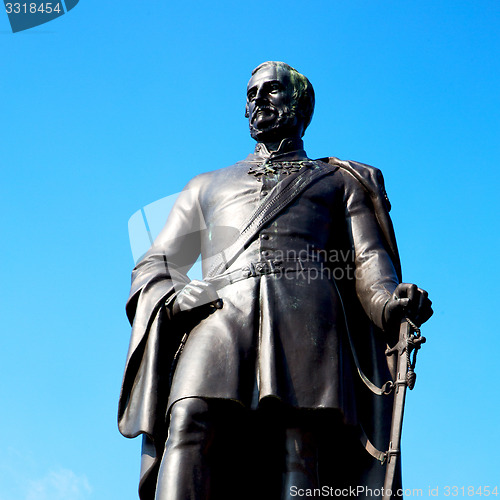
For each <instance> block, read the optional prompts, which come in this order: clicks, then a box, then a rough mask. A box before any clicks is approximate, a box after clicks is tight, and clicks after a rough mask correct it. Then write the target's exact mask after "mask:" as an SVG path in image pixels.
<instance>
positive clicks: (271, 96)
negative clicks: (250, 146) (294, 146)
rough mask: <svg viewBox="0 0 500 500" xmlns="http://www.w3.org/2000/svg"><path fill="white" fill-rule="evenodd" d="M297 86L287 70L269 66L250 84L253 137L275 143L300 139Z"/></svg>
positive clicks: (250, 120) (249, 107) (249, 94)
mask: <svg viewBox="0 0 500 500" xmlns="http://www.w3.org/2000/svg"><path fill="white" fill-rule="evenodd" d="M294 90H295V89H294V86H293V84H292V82H291V80H290V74H289V72H288V71H287V70H286V69H281V68H277V67H276V66H266V67H264V68H263V69H261V70H260V71H258V72H257V73H255V75H253V76H252V78H251V79H250V81H249V82H248V87H247V112H248V121H249V126H250V135H251V136H252V137H253V138H254V139H255V140H256V141H261V142H273V141H274V142H275V141H279V140H281V139H285V138H290V137H296V136H299V137H300V135H301V132H302V128H301V127H303V123H302V121H301V120H299V119H298V117H297V114H296V112H295V104H296V103H295V98H294V95H293V93H294Z"/></svg>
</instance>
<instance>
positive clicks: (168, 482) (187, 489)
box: [155, 398, 213, 500]
mask: <svg viewBox="0 0 500 500" xmlns="http://www.w3.org/2000/svg"><path fill="white" fill-rule="evenodd" d="M212 440H213V425H212V422H211V419H210V413H209V405H208V403H207V401H205V400H203V399H201V398H187V399H182V400H180V401H177V402H176V403H174V405H173V406H172V409H171V412H170V427H169V434H168V438H167V442H166V445H165V452H164V454H163V459H162V463H161V467H160V472H159V474H158V482H157V487H156V496H155V499H156V500H206V499H208V498H209V492H210V470H209V467H208V463H207V453H208V449H209V447H210V445H211V443H212Z"/></svg>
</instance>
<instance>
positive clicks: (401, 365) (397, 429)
mask: <svg viewBox="0 0 500 500" xmlns="http://www.w3.org/2000/svg"><path fill="white" fill-rule="evenodd" d="M410 334H411V326H410V324H409V323H408V321H406V318H403V319H402V320H401V325H400V329H399V342H398V353H397V356H398V362H397V376H396V382H395V388H394V406H393V410H392V422H391V434H390V441H389V450H388V451H387V464H386V472H385V481H384V495H383V499H384V500H390V498H391V496H392V494H393V493H394V492H393V491H392V486H393V483H394V475H395V473H396V465H397V462H398V460H399V457H400V454H401V452H400V445H401V430H402V428H403V415H404V409H405V397H406V387H407V378H406V373H407V371H408V357H407V352H406V350H407V349H408V342H407V339H408V338H409V337H410Z"/></svg>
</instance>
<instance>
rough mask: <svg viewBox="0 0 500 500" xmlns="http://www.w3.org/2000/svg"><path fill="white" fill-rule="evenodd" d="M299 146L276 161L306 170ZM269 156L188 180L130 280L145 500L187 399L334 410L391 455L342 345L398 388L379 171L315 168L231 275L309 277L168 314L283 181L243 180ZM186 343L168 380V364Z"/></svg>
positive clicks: (131, 401)
mask: <svg viewBox="0 0 500 500" xmlns="http://www.w3.org/2000/svg"><path fill="white" fill-rule="evenodd" d="M300 146H301V141H300V144H299V148H298V149H296V148H297V144H296V142H294V141H291V140H288V141H283V142H282V144H281V146H280V150H279V151H278V152H277V153H278V154H279V160H280V161H289V162H298V161H303V160H307V157H306V155H305V152H304V151H303V149H301V148H300ZM274 154H275V153H272V154H270V153H269V152H268V151H267V150H266V148H265V146H264V145H263V144H258V145H257V147H256V150H255V153H254V154H251V155H249V156H248V157H247V158H246V160H244V161H241V162H238V163H236V164H235V165H232V166H230V167H226V168H222V169H219V170H215V171H212V172H208V173H205V174H201V175H199V176H197V177H195V178H194V179H192V180H191V181H190V182H189V183H188V185H187V186H186V188H185V189H184V191H183V192H182V193H181V194H180V195H179V197H178V200H177V202H176V204H175V205H174V207H173V209H172V211H171V213H170V214H169V216H168V220H167V222H166V224H165V227H164V229H163V231H162V232H161V233H160V235H159V236H158V238H157V239H156V240H155V242H154V244H153V246H152V247H151V249H150V250H149V251H148V252H147V253H146V255H145V256H144V257H143V258H142V260H141V261H140V262H139V263H138V264H137V266H136V268H135V269H134V271H133V274H132V288H131V293H130V298H129V301H128V303H127V314H128V317H129V320H130V322H131V323H132V325H133V327H132V336H131V341H130V347H129V352H128V356H127V361H126V367H125V374H124V378H123V384H122V392H121V396H120V403H119V415H118V420H119V429H120V431H121V433H122V434H123V435H124V436H126V437H135V436H138V435H139V434H143V435H144V437H143V455H142V464H141V482H140V496H141V498H142V499H148V498H153V497H154V489H155V480H156V474H157V471H158V467H159V464H160V462H161V457H162V453H163V447H164V443H165V440H166V436H167V432H168V419H167V414H168V409H169V407H170V406H171V404H172V403H174V402H175V401H177V400H179V399H182V398H185V397H190V396H199V397H204V398H215V399H230V400H235V401H238V402H240V403H241V404H242V405H244V406H246V407H249V408H256V407H257V406H258V405H259V402H260V401H262V400H263V399H264V398H266V397H276V398H279V399H280V400H281V401H283V402H284V403H285V404H287V405H290V406H293V407H298V408H310V409H320V408H330V409H337V410H339V412H340V413H341V415H342V416H343V419H344V421H345V423H346V424H348V425H350V426H362V427H363V429H364V431H365V432H366V433H367V434H368V435H369V438H370V439H371V440H372V442H373V443H374V444H375V446H377V447H378V448H379V449H382V450H386V449H387V448H388V441H389V434H388V433H389V428H390V419H391V410H392V396H384V397H375V396H373V395H372V394H371V393H370V392H369V391H368V390H367V389H366V387H364V386H361V385H360V384H359V383H357V382H359V378H358V375H357V373H356V368H355V366H354V363H353V361H352V359H353V357H352V352H351V347H350V344H349V341H348V337H347V330H349V333H350V336H351V339H352V342H353V344H354V348H355V350H356V353H357V357H358V359H359V363H360V365H361V367H362V370H363V372H364V373H365V374H366V375H367V376H368V377H369V378H370V379H371V380H372V381H373V382H374V383H376V384H377V385H379V386H381V385H382V384H383V383H384V382H386V381H387V380H390V379H391V378H393V376H394V366H393V365H391V364H390V363H388V360H387V358H386V357H385V355H384V352H385V349H386V347H387V343H391V342H392V341H393V340H394V339H391V338H390V336H389V335H388V334H386V333H384V332H383V331H382V327H383V320H382V316H383V308H384V306H385V303H386V302H387V300H388V299H389V298H390V296H391V294H392V292H393V291H394V289H395V287H396V286H397V284H398V283H399V282H400V281H401V271H400V263H399V257H398V252H397V246H396V242H395V238H394V232H393V227H392V223H391V220H390V217H389V213H388V212H389V210H390V205H389V202H388V199H387V195H386V193H385V188H384V183H383V178H382V174H381V172H380V171H379V170H378V169H376V168H374V167H370V166H368V165H363V164H360V163H357V162H340V161H338V160H337V159H334V158H324V159H322V160H316V162H321V161H322V162H324V163H330V164H331V165H330V168H331V169H332V172H331V174H329V175H327V176H325V177H324V178H322V179H320V180H319V181H318V182H316V183H313V184H312V185H310V186H308V187H307V188H306V190H305V191H304V192H303V193H302V194H301V195H300V196H299V197H298V198H297V199H296V200H294V201H293V202H292V203H291V204H290V205H289V206H288V207H286V208H285V209H284V210H283V211H282V212H280V213H278V215H277V216H276V217H275V218H274V219H273V220H271V221H270V222H269V223H268V225H267V226H265V227H264V228H262V230H261V231H260V233H259V234H258V235H257V236H256V237H255V238H254V240H253V241H252V242H250V243H249V244H248V245H247V246H246V248H245V249H244V250H243V251H242V252H241V253H240V255H239V256H238V257H237V258H236V260H235V262H233V263H231V265H230V267H229V269H227V273H231V272H232V271H234V270H238V269H241V268H243V267H245V266H249V265H251V266H252V265H255V264H258V263H260V262H269V261H273V262H275V261H280V262H282V261H285V262H287V263H288V264H290V263H297V262H299V263H300V261H302V262H304V261H305V262H307V263H308V267H309V269H308V270H307V271H306V272H304V273H293V272H292V273H291V274H289V275H288V276H286V275H276V274H268V275H257V276H252V277H249V278H248V279H245V280H240V281H237V282H234V283H229V284H227V286H224V287H222V288H221V289H219V290H218V294H219V296H220V297H221V298H222V300H223V307H222V309H220V310H216V311H215V312H214V313H213V314H210V315H208V316H206V317H203V318H197V317H196V315H194V314H193V315H189V314H181V315H179V316H178V317H176V318H174V319H170V317H169V315H168V314H167V311H166V309H165V308H164V307H163V305H164V304H165V301H166V300H168V299H169V298H171V297H172V296H173V295H174V294H175V293H176V292H178V291H179V290H180V289H182V287H183V286H185V284H187V283H188V282H189V278H188V277H187V271H188V270H189V268H190V267H191V266H192V264H193V263H194V262H195V261H196V260H197V259H198V258H199V257H200V256H201V259H202V268H203V273H204V276H206V274H207V272H208V270H209V269H210V267H211V266H212V265H213V262H214V260H215V259H216V258H217V255H218V254H219V253H220V252H221V251H222V250H224V249H225V248H227V247H228V246H229V245H230V244H231V243H232V242H233V241H234V240H235V239H236V237H237V236H238V230H237V228H238V227H240V225H241V223H243V222H244V221H245V219H247V218H248V216H249V214H251V213H252V212H253V210H254V209H255V208H256V207H257V205H258V204H259V203H260V202H261V200H262V199H264V198H265V197H266V196H267V195H268V193H269V191H270V190H271V189H272V187H273V186H274V185H276V183H277V182H279V181H280V180H281V179H282V178H283V176H284V175H286V174H285V173H284V172H283V171H282V170H277V171H276V172H275V173H274V174H273V173H271V174H268V175H266V176H263V177H262V178H261V179H257V178H256V177H255V176H254V175H249V174H248V171H249V169H250V168H252V167H255V165H259V164H260V163H262V162H263V161H264V160H266V159H269V158H270V156H271V158H272V156H273V155H274ZM312 268H314V273H313V270H312ZM313 275H314V276H313ZM186 332H189V336H188V338H187V342H186V344H185V347H184V350H183V352H182V355H181V356H180V358H179V361H178V364H177V365H176V369H175V373H174V375H173V379H172V378H171V367H172V359H173V354H174V353H175V352H176V350H177V348H178V346H179V342H180V339H181V337H182V336H183V334H184V333H186ZM337 452H340V453H341V450H340V451H337ZM384 469H385V468H384V467H381V466H380V464H379V463H377V462H376V461H375V460H373V463H371V465H370V470H367V471H366V474H365V477H366V478H367V479H366V481H367V482H368V483H369V485H370V486H371V487H380V486H382V484H383V473H384Z"/></svg>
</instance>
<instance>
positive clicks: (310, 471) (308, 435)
mask: <svg viewBox="0 0 500 500" xmlns="http://www.w3.org/2000/svg"><path fill="white" fill-rule="evenodd" d="M317 451H318V449H317V443H316V440H315V438H314V433H313V432H312V431H310V430H307V429H303V428H300V427H289V428H287V429H286V430H285V473H284V476H283V488H282V499H283V500H288V499H289V498H294V497H296V496H297V491H298V490H301V489H304V490H305V489H313V488H319V478H318V453H317Z"/></svg>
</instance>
